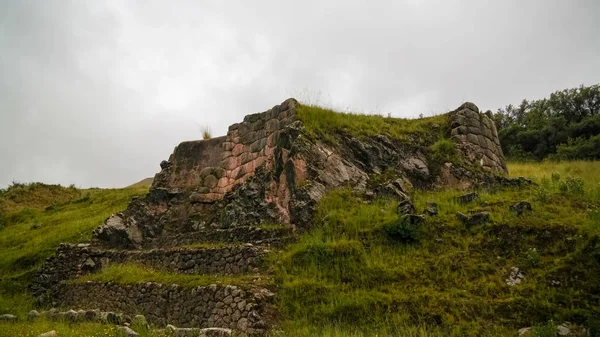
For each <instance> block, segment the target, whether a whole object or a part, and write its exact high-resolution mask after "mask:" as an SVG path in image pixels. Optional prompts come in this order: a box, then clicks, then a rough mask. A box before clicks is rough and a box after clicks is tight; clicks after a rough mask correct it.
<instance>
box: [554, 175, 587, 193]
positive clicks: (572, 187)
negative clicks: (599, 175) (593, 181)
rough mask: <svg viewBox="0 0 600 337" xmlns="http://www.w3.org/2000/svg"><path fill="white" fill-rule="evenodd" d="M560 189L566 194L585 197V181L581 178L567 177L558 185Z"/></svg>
mask: <svg viewBox="0 0 600 337" xmlns="http://www.w3.org/2000/svg"><path fill="white" fill-rule="evenodd" d="M558 189H559V191H560V192H561V193H564V194H574V195H583V194H584V192H585V189H584V181H583V179H581V178H579V177H567V178H566V179H565V180H563V181H560V182H559V183H558Z"/></svg>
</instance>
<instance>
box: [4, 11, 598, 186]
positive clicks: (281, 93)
mask: <svg viewBox="0 0 600 337" xmlns="http://www.w3.org/2000/svg"><path fill="white" fill-rule="evenodd" d="M599 16H600V3H599V2H598V1H595V0H581V1H569V2H565V1H558V0H552V1H549V0H545V1H542V0H531V1H527V2H523V1H516V0H510V1H501V2H498V1H474V0H473V1H458V0H455V1H443V2H442V1H427V0H409V1H403V2H402V1H378V2H375V3H373V2H366V1H339V2H333V1H332V2H328V3H323V2H322V1H313V0H309V1H304V2H302V3H301V4H300V3H292V2H289V3H285V2H284V1H253V2H247V1H235V2H234V1H227V2H225V1H192V0H190V1H175V2H166V1H121V0H107V1H95V0H94V1H93V0H88V1H72V2H66V1H62V0H46V1H34V0H30V1H17V0H14V1H3V2H2V3H0V48H1V51H2V52H1V53H0V74H2V81H0V137H1V138H0V158H1V164H0V186H5V185H7V184H9V183H10V182H11V181H13V180H17V181H44V182H48V183H62V184H70V183H74V184H76V185H78V186H83V187H87V186H101V187H118V186H124V185H127V184H130V183H133V182H135V181H137V180H139V179H142V178H144V177H147V176H151V175H153V174H154V173H155V172H156V171H157V170H158V163H159V162H160V160H162V159H164V158H167V157H168V155H169V154H170V152H171V151H172V149H173V147H174V146H175V145H177V144H178V143H179V142H180V141H183V140H189V139H197V138H199V137H200V129H199V127H198V125H207V126H210V127H211V129H212V131H213V133H214V134H215V135H219V134H224V133H225V131H226V128H227V126H228V125H229V124H232V123H234V122H237V121H239V120H240V119H241V118H242V116H244V115H246V114H248V113H253V112H258V111H263V110H266V109H268V108H269V107H271V106H273V105H274V104H277V103H279V102H281V101H282V100H283V99H285V98H287V97H288V96H292V95H296V96H300V98H305V99H306V98H308V99H310V100H313V101H320V102H321V103H324V104H330V105H333V106H337V107H340V108H344V109H345V108H350V110H353V111H358V112H365V113H372V112H377V113H388V112H390V113H392V114H393V115H395V116H402V117H415V116H417V115H418V114H420V113H423V114H425V115H428V114H433V113H440V112H444V111H447V110H449V109H453V108H455V107H456V106H458V105H459V104H460V103H461V102H462V101H465V100H470V101H473V102H475V103H476V104H478V105H479V106H480V108H483V109H492V110H495V109H497V108H498V107H501V106H504V105H506V104H508V103H518V102H519V101H520V100H521V99H522V98H540V97H544V96H546V95H547V94H549V93H550V92H552V91H555V90H559V89H563V88H567V87H573V86H577V85H580V84H593V83H597V82H598V79H599V78H600V58H599V57H598V55H600V35H599V34H598V32H599V31H600V24H599V23H598V20H597V17H599Z"/></svg>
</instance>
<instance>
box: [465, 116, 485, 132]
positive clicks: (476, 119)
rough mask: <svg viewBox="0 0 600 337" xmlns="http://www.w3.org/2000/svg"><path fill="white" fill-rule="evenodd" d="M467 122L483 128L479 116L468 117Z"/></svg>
mask: <svg viewBox="0 0 600 337" xmlns="http://www.w3.org/2000/svg"><path fill="white" fill-rule="evenodd" d="M466 124H467V126H468V127H475V128H478V129H481V121H480V120H479V118H468V119H467V123H466Z"/></svg>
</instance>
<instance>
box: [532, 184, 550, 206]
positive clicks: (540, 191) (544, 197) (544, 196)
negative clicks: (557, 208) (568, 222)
mask: <svg viewBox="0 0 600 337" xmlns="http://www.w3.org/2000/svg"><path fill="white" fill-rule="evenodd" d="M533 193H534V196H533V197H534V198H535V199H536V200H538V201H539V202H541V203H544V204H548V203H550V191H548V189H547V188H544V187H539V188H537V189H536V190H535V191H534V192H533Z"/></svg>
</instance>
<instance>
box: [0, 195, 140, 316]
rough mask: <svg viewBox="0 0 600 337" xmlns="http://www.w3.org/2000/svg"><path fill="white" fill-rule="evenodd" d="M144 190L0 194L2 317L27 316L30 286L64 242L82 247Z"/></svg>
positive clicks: (0, 295) (0, 303)
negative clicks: (98, 227)
mask: <svg viewBox="0 0 600 337" xmlns="http://www.w3.org/2000/svg"><path fill="white" fill-rule="evenodd" d="M146 191H147V189H146V188H137V189H87V190H81V189H76V188H74V187H62V186H58V185H45V184H40V183H32V184H13V185H12V186H10V187H9V188H8V189H6V190H2V191H0V314H3V313H7V312H10V313H13V314H21V315H22V314H27V312H28V311H29V310H30V309H31V304H32V303H31V302H32V299H31V298H30V296H29V292H28V290H27V286H28V284H29V283H30V281H31V278H32V277H33V275H34V273H35V271H36V270H37V269H38V268H39V266H40V265H41V264H42V263H43V261H44V260H45V259H46V258H48V257H50V256H51V255H52V254H54V251H55V250H56V248H57V247H58V245H59V244H60V243H61V242H82V241H88V240H89V239H90V238H91V233H92V230H93V229H94V228H95V227H97V226H98V225H100V224H101V223H102V221H104V220H105V219H106V218H107V217H109V216H110V215H111V214H113V213H116V212H119V211H122V210H124V209H125V208H126V207H127V204H128V203H129V201H130V200H131V198H132V197H134V196H139V195H143V194H144V193H145V192H146Z"/></svg>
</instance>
